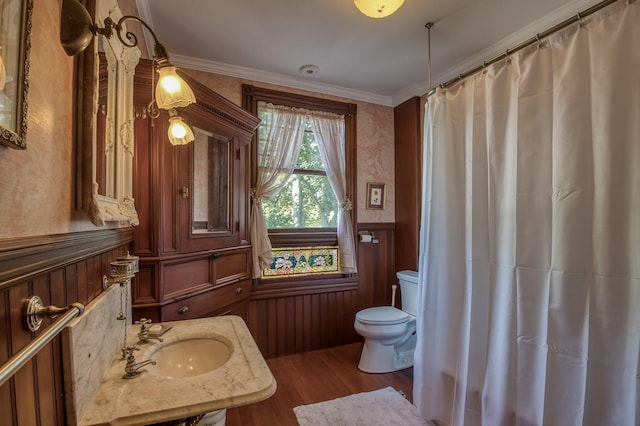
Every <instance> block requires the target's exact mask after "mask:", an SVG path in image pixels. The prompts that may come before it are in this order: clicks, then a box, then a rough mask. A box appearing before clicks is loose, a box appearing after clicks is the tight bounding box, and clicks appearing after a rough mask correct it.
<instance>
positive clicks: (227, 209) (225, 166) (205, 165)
mask: <svg viewBox="0 0 640 426" xmlns="http://www.w3.org/2000/svg"><path fill="white" fill-rule="evenodd" d="M193 133H194V136H195V140H194V141H193V144H192V150H191V151H192V152H191V153H192V160H191V162H192V164H193V170H192V176H191V178H192V179H193V195H192V197H191V234H192V235H193V234H200V235H205V236H206V235H208V234H216V233H228V232H230V231H231V183H232V182H231V167H230V166H231V164H232V159H231V158H230V155H231V152H232V151H233V140H231V139H229V138H227V137H224V136H220V135H216V134H214V133H211V132H208V131H206V130H204V129H201V128H200V127H197V126H193Z"/></svg>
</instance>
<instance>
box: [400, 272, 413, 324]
mask: <svg viewBox="0 0 640 426" xmlns="http://www.w3.org/2000/svg"><path fill="white" fill-rule="evenodd" d="M396 276H397V277H398V281H399V282H400V295H401V296H402V310H403V311H405V312H406V313H408V314H411V315H413V316H415V315H416V306H417V303H418V272H417V271H408V270H407V271H399V272H397V273H396Z"/></svg>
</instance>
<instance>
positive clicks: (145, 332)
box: [136, 318, 162, 343]
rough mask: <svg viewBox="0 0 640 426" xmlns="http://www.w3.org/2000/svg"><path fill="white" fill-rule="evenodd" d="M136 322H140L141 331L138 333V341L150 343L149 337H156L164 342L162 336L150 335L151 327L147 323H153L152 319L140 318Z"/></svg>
mask: <svg viewBox="0 0 640 426" xmlns="http://www.w3.org/2000/svg"><path fill="white" fill-rule="evenodd" d="M136 324H140V332H139V333H138V340H139V342H138V343H149V339H156V340H158V341H159V342H162V337H159V336H150V335H149V328H148V327H147V324H151V320H150V319H147V318H140V320H139V321H136Z"/></svg>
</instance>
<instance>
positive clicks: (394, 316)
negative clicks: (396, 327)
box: [356, 306, 409, 324]
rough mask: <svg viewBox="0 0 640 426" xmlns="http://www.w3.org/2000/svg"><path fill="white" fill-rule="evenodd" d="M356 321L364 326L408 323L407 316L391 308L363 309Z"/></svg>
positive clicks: (357, 315)
mask: <svg viewBox="0 0 640 426" xmlns="http://www.w3.org/2000/svg"><path fill="white" fill-rule="evenodd" d="M356 319H357V320H358V321H360V322H361V323H364V324H400V323H403V322H407V321H409V314H408V313H406V312H404V311H401V310H400V309H397V308H394V307H393V306H378V307H375V308H367V309H363V310H361V311H360V312H358V313H357V314H356Z"/></svg>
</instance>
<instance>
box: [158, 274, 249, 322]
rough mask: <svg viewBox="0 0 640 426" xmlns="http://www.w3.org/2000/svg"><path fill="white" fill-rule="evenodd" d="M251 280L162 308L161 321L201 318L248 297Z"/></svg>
mask: <svg viewBox="0 0 640 426" xmlns="http://www.w3.org/2000/svg"><path fill="white" fill-rule="evenodd" d="M250 290H251V280H245V281H240V282H237V283H233V284H229V285H226V286H224V287H220V288H217V289H215V290H212V291H207V292H205V293H201V294H197V295H195V296H191V297H187V298H185V299H182V300H179V301H177V302H172V303H169V304H167V305H164V306H163V307H162V310H161V311H162V313H161V315H162V321H176V320H185V319H192V318H202V317H206V316H209V315H211V314H213V313H215V312H217V311H221V310H224V307H225V306H227V305H231V304H233V303H236V302H239V301H242V300H245V299H246V298H248V297H249V291H250Z"/></svg>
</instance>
